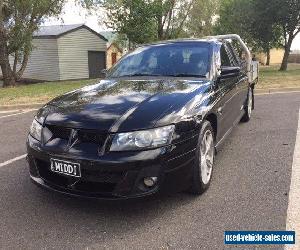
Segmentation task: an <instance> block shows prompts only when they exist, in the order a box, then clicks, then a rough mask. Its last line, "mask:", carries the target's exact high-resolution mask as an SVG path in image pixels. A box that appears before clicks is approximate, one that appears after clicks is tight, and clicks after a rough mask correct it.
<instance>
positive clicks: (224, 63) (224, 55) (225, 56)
mask: <svg viewBox="0 0 300 250" xmlns="http://www.w3.org/2000/svg"><path fill="white" fill-rule="evenodd" d="M221 66H227V67H230V66H232V64H231V62H230V59H229V56H228V54H227V51H226V49H225V46H224V45H222V46H221Z"/></svg>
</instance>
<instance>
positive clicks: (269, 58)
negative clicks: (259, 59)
mask: <svg viewBox="0 0 300 250" xmlns="http://www.w3.org/2000/svg"><path fill="white" fill-rule="evenodd" d="M270 61H271V55H270V49H268V50H267V62H266V65H267V66H270Z"/></svg>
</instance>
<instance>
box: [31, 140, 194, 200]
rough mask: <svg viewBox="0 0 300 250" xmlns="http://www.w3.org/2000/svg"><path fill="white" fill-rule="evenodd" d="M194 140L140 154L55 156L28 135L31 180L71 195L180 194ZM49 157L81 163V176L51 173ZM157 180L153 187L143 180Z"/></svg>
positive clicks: (185, 185)
mask: <svg viewBox="0 0 300 250" xmlns="http://www.w3.org/2000/svg"><path fill="white" fill-rule="evenodd" d="M196 141H197V137H193V138H190V139H189V140H185V141H184V142H181V143H178V144H176V145H171V146H168V147H163V148H158V149H153V150H147V151H140V152H108V153H106V154H104V155H102V156H98V155H97V156H96V155H95V157H91V156H90V155H88V158H87V157H85V155H84V154H83V155H76V156H75V155H71V154H69V153H64V154H58V153H53V152H47V151H45V150H43V149H42V147H41V145H40V143H39V142H38V141H36V140H35V139H34V138H32V137H31V136H30V135H29V136H28V140H27V151H28V157H27V160H28V163H29V170H30V177H31V179H32V181H33V182H34V183H35V184H38V185H39V186H42V187H44V188H46V189H48V190H51V191H57V192H60V193H64V194H69V195H73V196H81V197H89V198H101V199H122V198H123V199H124V198H135V197H142V196H147V195H152V194H154V193H157V192H159V191H160V192H161V191H163V192H169V191H179V190H183V189H186V188H188V186H189V185H190V180H191V174H192V167H193V164H194V158H195V149H194V148H195V145H196ZM50 158H56V159H61V160H69V161H72V162H76V163H80V165H81V172H82V176H81V177H80V178H76V177H70V176H65V175H61V174H58V173H54V172H52V171H51V170H50ZM152 176H155V177H157V183H156V184H155V185H154V186H153V187H147V186H145V185H144V181H143V180H144V178H145V177H152Z"/></svg>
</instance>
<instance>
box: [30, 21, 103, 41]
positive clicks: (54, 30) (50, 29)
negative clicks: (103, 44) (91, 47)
mask: <svg viewBox="0 0 300 250" xmlns="http://www.w3.org/2000/svg"><path fill="white" fill-rule="evenodd" d="M82 28H84V29H87V30H89V31H90V32H92V33H94V34H95V35H97V36H98V37H100V38H101V39H103V40H105V41H107V39H106V38H105V37H104V36H102V35H101V34H99V33H97V32H96V31H94V30H92V29H91V28H90V27H88V26H86V25H84V24H71V25H51V26H40V27H39V29H38V30H37V31H36V32H34V33H33V37H34V38H37V39H43V38H44V39H45V38H48V39H49V38H54V39H55V38H59V37H61V36H64V35H66V34H68V33H70V32H74V31H76V30H79V29H82Z"/></svg>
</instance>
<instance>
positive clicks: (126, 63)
mask: <svg viewBox="0 0 300 250" xmlns="http://www.w3.org/2000/svg"><path fill="white" fill-rule="evenodd" d="M209 68H210V49H209V44H208V43H204V42H181V43H180V42H178V43H166V44H158V45H151V46H144V47H140V48H138V49H136V50H134V51H133V52H131V53H129V54H128V55H126V56H125V57H124V58H123V59H121V60H120V61H119V62H118V63H117V64H116V65H115V66H114V67H113V68H112V69H111V70H110V72H109V73H108V75H107V77H110V78H117V77H126V76H128V77H129V76H173V77H207V75H208V72H209Z"/></svg>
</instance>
